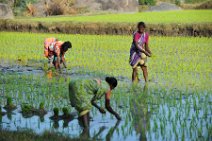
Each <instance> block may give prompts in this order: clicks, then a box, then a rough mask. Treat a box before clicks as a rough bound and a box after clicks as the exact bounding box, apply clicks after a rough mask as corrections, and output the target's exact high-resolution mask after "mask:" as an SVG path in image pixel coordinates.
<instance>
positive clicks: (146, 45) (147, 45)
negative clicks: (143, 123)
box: [145, 43, 152, 55]
mask: <svg viewBox="0 0 212 141" xmlns="http://www.w3.org/2000/svg"><path fill="white" fill-rule="evenodd" d="M145 50H146V51H147V52H148V53H149V54H150V55H151V54H152V52H151V50H150V48H149V44H148V43H146V44H145Z"/></svg>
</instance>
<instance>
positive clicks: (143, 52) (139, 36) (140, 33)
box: [129, 22, 152, 82]
mask: <svg viewBox="0 0 212 141" xmlns="http://www.w3.org/2000/svg"><path fill="white" fill-rule="evenodd" d="M137 28H138V30H137V31H136V32H135V33H134V34H133V42H132V45H131V48H130V59H129V63H130V65H131V66H132V69H133V72H132V81H133V82H137V81H138V67H141V70H142V71H143V76H144V80H145V82H147V81H148V72H147V56H148V57H151V54H152V53H151V51H150V49H149V35H148V33H147V32H145V28H146V25H145V23H144V22H139V23H138V25H137Z"/></svg>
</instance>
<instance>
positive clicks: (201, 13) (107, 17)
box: [16, 10, 212, 24]
mask: <svg viewBox="0 0 212 141" xmlns="http://www.w3.org/2000/svg"><path fill="white" fill-rule="evenodd" d="M211 15H212V10H186V11H165V12H143V13H134V14H132V13H130V14H104V15H92V16H59V17H58V16H57V17H47V18H43V17H40V18H20V19H16V20H17V21H19V20H21V22H26V21H31V20H32V21H39V22H48V23H52V22H68V21H73V22H100V23H104V22H106V23H107V22H110V23H113V22H114V23H126V22H127V23H137V22H138V21H145V22H146V23H148V24H150V23H152V24H159V23H179V24H182V23H192V24H193V23H210V22H212V17H211ZM176 17H177V18H176Z"/></svg>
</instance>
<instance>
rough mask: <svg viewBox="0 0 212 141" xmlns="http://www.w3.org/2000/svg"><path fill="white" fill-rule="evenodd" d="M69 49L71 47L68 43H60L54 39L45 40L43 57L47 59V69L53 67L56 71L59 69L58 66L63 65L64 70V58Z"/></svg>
mask: <svg viewBox="0 0 212 141" xmlns="http://www.w3.org/2000/svg"><path fill="white" fill-rule="evenodd" d="M71 47H72V45H71V43H70V42H69V41H66V42H62V41H58V40H57V39H56V38H46V39H45V41H44V55H45V57H46V58H48V63H49V67H51V66H52V65H54V66H55V68H56V69H60V64H61V63H63V65H64V67H65V68H66V61H65V57H64V56H65V53H66V51H67V50H68V49H69V48H71Z"/></svg>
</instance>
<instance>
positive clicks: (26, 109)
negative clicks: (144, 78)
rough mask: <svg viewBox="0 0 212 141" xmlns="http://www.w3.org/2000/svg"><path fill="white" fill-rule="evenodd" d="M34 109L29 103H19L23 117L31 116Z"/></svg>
mask: <svg viewBox="0 0 212 141" xmlns="http://www.w3.org/2000/svg"><path fill="white" fill-rule="evenodd" d="M34 111H35V108H34V107H33V106H32V105H31V104H28V103H23V104H22V105H21V112H22V114H23V116H24V117H31V116H33V114H34Z"/></svg>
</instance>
